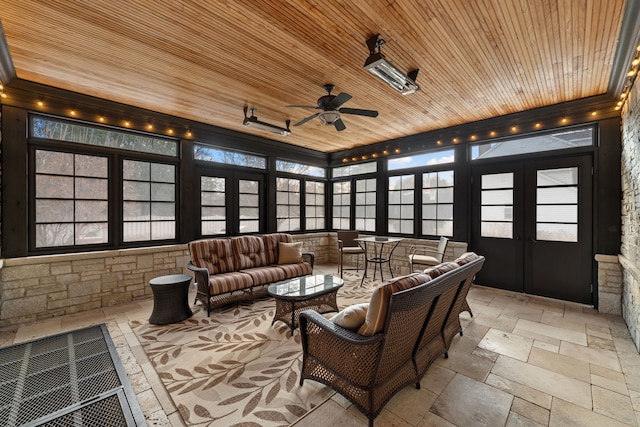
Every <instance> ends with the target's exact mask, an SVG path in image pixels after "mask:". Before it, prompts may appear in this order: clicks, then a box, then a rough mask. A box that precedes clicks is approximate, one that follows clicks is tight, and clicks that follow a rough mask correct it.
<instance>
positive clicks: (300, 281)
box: [268, 274, 344, 335]
mask: <svg viewBox="0 0 640 427" xmlns="http://www.w3.org/2000/svg"><path fill="white" fill-rule="evenodd" d="M343 284H344V281H343V280H342V279H341V278H339V277H334V276H330V275H324V274H318V275H315V276H313V275H312V276H303V277H296V278H295V279H288V280H283V281H282V282H278V283H274V284H272V285H270V286H269V289H268V292H269V295H271V296H272V297H273V298H274V299H275V300H276V312H275V314H274V315H273V321H272V322H271V324H272V325H273V324H274V323H275V322H276V320H280V321H281V322H284V323H286V324H287V325H289V327H291V335H293V330H294V329H295V328H297V327H298V315H299V314H300V312H302V311H304V310H310V309H312V310H316V311H317V312H318V313H328V312H330V311H338V306H337V304H336V294H337V293H338V289H340V287H341V286H342V285H343Z"/></svg>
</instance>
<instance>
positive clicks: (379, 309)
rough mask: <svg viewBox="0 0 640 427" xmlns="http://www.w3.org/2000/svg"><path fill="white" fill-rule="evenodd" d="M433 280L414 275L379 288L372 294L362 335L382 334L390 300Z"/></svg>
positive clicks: (360, 331)
mask: <svg viewBox="0 0 640 427" xmlns="http://www.w3.org/2000/svg"><path fill="white" fill-rule="evenodd" d="M429 280H431V277H429V276H427V275H426V274H423V273H413V274H409V275H407V276H402V277H397V278H395V279H391V280H390V281H389V282H387V283H383V284H382V285H380V286H378V287H377V288H376V289H375V290H374V291H373V294H371V300H370V303H369V310H368V311H367V316H366V319H365V322H364V324H363V325H362V326H361V327H360V329H358V333H359V334H360V335H365V336H371V335H375V334H377V333H378V332H382V330H383V329H384V324H385V322H386V320H387V310H388V308H389V298H390V297H391V295H392V294H394V293H396V292H398V291H404V290H406V289H411V288H413V287H415V286H418V285H421V284H422V283H426V282H428V281H429Z"/></svg>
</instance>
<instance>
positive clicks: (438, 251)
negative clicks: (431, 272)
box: [409, 236, 449, 271]
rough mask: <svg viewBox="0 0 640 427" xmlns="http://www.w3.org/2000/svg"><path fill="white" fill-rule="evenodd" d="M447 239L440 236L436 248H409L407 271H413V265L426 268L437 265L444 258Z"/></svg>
mask: <svg viewBox="0 0 640 427" xmlns="http://www.w3.org/2000/svg"><path fill="white" fill-rule="evenodd" d="M448 243H449V239H448V238H446V237H444V236H442V237H440V241H439V242H438V247H437V248H432V247H429V246H424V245H413V246H411V247H410V248H409V270H410V271H413V266H414V264H418V265H426V266H428V267H430V266H434V265H438V264H440V263H441V262H442V260H443V258H444V253H445V252H446V250H447V244H448Z"/></svg>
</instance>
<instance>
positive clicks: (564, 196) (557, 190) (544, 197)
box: [537, 187, 578, 204]
mask: <svg viewBox="0 0 640 427" xmlns="http://www.w3.org/2000/svg"><path fill="white" fill-rule="evenodd" d="M537 197H538V204H553V203H557V202H558V201H559V200H562V201H563V202H565V203H578V187H548V188H538V191H537Z"/></svg>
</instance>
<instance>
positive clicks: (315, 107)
mask: <svg viewBox="0 0 640 427" xmlns="http://www.w3.org/2000/svg"><path fill="white" fill-rule="evenodd" d="M287 108H313V109H314V110H317V109H319V107H318V106H317V105H287Z"/></svg>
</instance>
